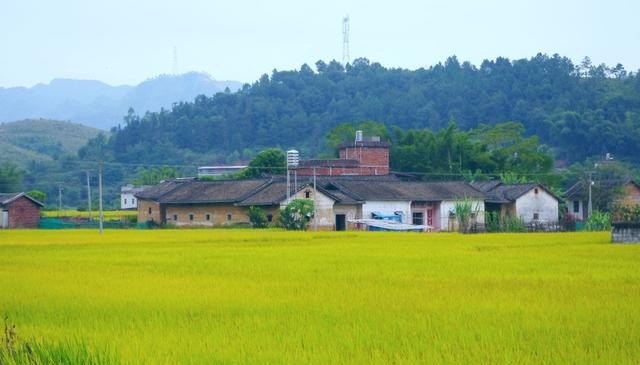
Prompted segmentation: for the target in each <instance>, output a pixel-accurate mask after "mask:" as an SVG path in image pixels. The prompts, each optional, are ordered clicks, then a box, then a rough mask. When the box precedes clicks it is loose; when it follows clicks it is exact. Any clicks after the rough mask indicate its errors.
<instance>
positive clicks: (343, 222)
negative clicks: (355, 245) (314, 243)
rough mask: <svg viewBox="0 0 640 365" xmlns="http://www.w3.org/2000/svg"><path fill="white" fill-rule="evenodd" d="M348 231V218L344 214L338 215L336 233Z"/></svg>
mask: <svg viewBox="0 0 640 365" xmlns="http://www.w3.org/2000/svg"><path fill="white" fill-rule="evenodd" d="M346 230H347V216H346V215H344V214H336V231H346Z"/></svg>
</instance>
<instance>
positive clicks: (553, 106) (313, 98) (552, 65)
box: [84, 54, 640, 163]
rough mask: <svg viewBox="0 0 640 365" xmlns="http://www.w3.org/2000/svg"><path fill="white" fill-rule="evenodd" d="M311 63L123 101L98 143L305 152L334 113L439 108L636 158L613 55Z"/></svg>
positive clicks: (421, 123) (465, 118)
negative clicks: (107, 135)
mask: <svg viewBox="0 0 640 365" xmlns="http://www.w3.org/2000/svg"><path fill="white" fill-rule="evenodd" d="M315 66H316V67H315V70H314V69H312V68H311V67H309V66H307V65H302V67H301V68H300V70H298V71H275V70H274V71H273V73H272V74H271V76H268V75H264V76H262V77H261V78H260V80H258V81H257V82H255V83H254V84H253V85H245V87H244V88H243V89H242V90H240V91H239V92H237V93H218V94H216V95H215V96H212V97H205V96H199V97H197V98H196V99H195V101H194V102H189V103H180V104H177V105H175V106H174V107H173V109H172V110H165V111H162V112H158V113H147V114H145V115H144V116H137V115H135V114H132V113H130V114H129V115H128V116H126V117H125V118H124V121H123V125H122V126H121V127H119V128H117V129H116V130H115V134H114V135H113V136H112V137H111V139H110V140H109V150H110V153H112V154H113V155H112V156H113V159H114V160H117V161H122V162H125V161H126V162H142V163H152V162H153V163H184V162H186V161H188V162H189V163H194V162H199V161H198V159H202V158H203V157H202V156H206V158H207V159H209V162H214V161H211V160H218V162H224V160H225V158H226V159H227V160H229V158H237V157H241V156H243V155H248V154H250V152H249V151H247V149H249V150H251V151H253V152H255V151H258V150H260V149H262V148H264V147H268V146H279V147H282V148H289V147H296V148H298V149H300V150H301V151H302V154H303V156H304V157H305V158H308V157H312V156H315V155H316V154H317V153H319V152H322V151H323V150H324V149H325V147H324V145H323V141H324V139H325V138H324V137H325V135H326V133H327V131H328V130H330V129H331V128H333V127H335V126H336V125H338V124H340V123H344V122H352V121H362V120H376V121H380V122H383V123H385V124H386V125H387V127H392V126H397V127H400V128H402V129H409V128H418V129H422V128H429V129H432V130H438V129H440V128H443V127H445V126H447V125H448V123H449V122H450V121H451V120H454V121H455V122H456V123H457V126H458V127H459V128H461V129H470V128H473V127H475V126H477V125H478V123H485V124H490V125H492V124H495V123H499V122H504V121H519V122H521V123H523V124H524V126H525V128H526V133H528V134H536V135H538V136H539V137H540V140H541V142H542V143H545V144H547V145H548V146H550V147H551V148H552V151H553V152H554V153H555V157H556V158H557V159H566V160H569V161H579V160H583V159H584V158H585V157H588V156H594V155H601V154H604V153H606V152H609V153H613V154H614V155H615V156H616V157H617V158H619V159H629V160H632V159H634V158H635V159H636V160H635V161H633V162H637V146H638V143H640V75H638V74H637V73H632V72H627V71H625V70H624V68H623V67H622V65H618V66H617V67H614V68H609V67H607V66H605V65H599V66H596V65H592V64H591V63H590V62H589V60H588V59H586V58H585V60H584V61H583V62H582V63H581V64H580V65H575V64H574V63H572V61H571V60H569V59H568V58H565V57H560V56H558V55H554V56H551V57H549V56H547V55H542V54H539V55H537V56H535V57H533V58H531V59H522V60H514V61H511V60H509V59H505V58H497V59H496V60H494V61H488V60H487V61H484V62H483V63H482V64H481V65H479V66H475V65H472V64H470V63H468V62H464V63H460V62H459V61H458V60H457V58H456V57H450V58H449V59H447V60H446V62H445V63H444V64H437V65H435V66H432V67H429V68H428V69H418V70H415V71H410V70H404V69H388V68H385V67H383V66H382V65H380V64H378V63H371V62H369V61H368V60H367V59H362V58H361V59H357V60H355V61H354V62H353V64H352V65H348V66H347V67H346V69H345V68H344V67H343V66H342V65H341V64H339V63H337V62H335V61H332V62H330V63H328V64H327V63H325V62H323V61H319V62H317V63H316V65H315ZM97 142H98V141H94V145H97V144H99V143H97ZM243 151H244V153H243ZM84 152H85V153H88V151H87V150H85V151H84ZM229 156H231V157H229Z"/></svg>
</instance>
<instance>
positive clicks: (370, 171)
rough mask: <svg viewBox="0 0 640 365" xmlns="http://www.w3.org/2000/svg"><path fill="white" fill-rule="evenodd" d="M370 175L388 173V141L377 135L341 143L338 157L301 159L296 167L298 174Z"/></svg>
mask: <svg viewBox="0 0 640 365" xmlns="http://www.w3.org/2000/svg"><path fill="white" fill-rule="evenodd" d="M314 169H315V174H316V175H318V176H342V175H357V176H372V175H389V143H387V142H382V141H380V138H379V137H370V138H368V139H366V140H362V141H355V142H351V143H347V144H343V145H342V146H341V147H340V158H338V159H332V160H303V161H300V163H299V165H298V168H297V169H296V171H297V173H298V176H311V175H313V173H314Z"/></svg>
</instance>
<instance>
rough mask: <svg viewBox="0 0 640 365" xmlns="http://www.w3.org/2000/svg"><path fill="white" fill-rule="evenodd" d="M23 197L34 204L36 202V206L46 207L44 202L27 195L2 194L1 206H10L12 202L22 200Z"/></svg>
mask: <svg viewBox="0 0 640 365" xmlns="http://www.w3.org/2000/svg"><path fill="white" fill-rule="evenodd" d="M21 196H24V197H25V198H27V199H29V200H31V201H32V202H34V203H35V204H37V205H39V206H41V207H44V204H43V203H42V202H40V201H38V200H36V199H34V198H32V197H30V196H29V195H27V194H25V193H0V206H3V205H7V204H10V203H11V202H13V201H14V200H16V199H18V198H20V197H21Z"/></svg>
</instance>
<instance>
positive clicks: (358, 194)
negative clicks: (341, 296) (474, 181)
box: [136, 176, 485, 206]
mask: <svg viewBox="0 0 640 365" xmlns="http://www.w3.org/2000/svg"><path fill="white" fill-rule="evenodd" d="M291 184H292V187H291V188H292V194H293V193H295V191H294V190H295V188H294V187H293V185H294V182H293V181H291ZM312 184H313V178H312V177H310V176H309V177H308V176H304V177H298V180H297V187H298V190H299V189H301V188H303V187H305V186H311V185H312ZM316 185H317V189H318V191H319V192H321V193H323V194H325V195H327V196H329V197H330V198H332V199H334V200H335V201H336V203H338V204H359V203H362V202H364V201H371V200H378V201H398V200H401V201H409V200H410V201H442V200H456V199H463V198H472V199H482V200H484V199H485V194H484V193H483V192H481V191H479V190H478V189H476V188H474V187H473V186H471V185H470V184H468V183H466V182H461V181H453V182H407V181H401V180H398V179H396V178H394V177H391V176H348V177H347V176H339V177H319V178H317V180H316ZM286 186H287V185H286V180H285V179H284V178H282V177H275V178H271V179H259V180H216V181H200V180H172V181H167V182H163V183H161V184H158V185H156V186H154V187H151V188H149V189H147V190H145V191H144V192H142V193H140V194H137V195H136V196H137V197H138V198H139V199H147V200H154V201H157V202H159V203H166V204H197V203H233V204H237V205H242V206H250V205H276V204H279V203H280V202H282V201H284V200H285V199H286Z"/></svg>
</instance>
